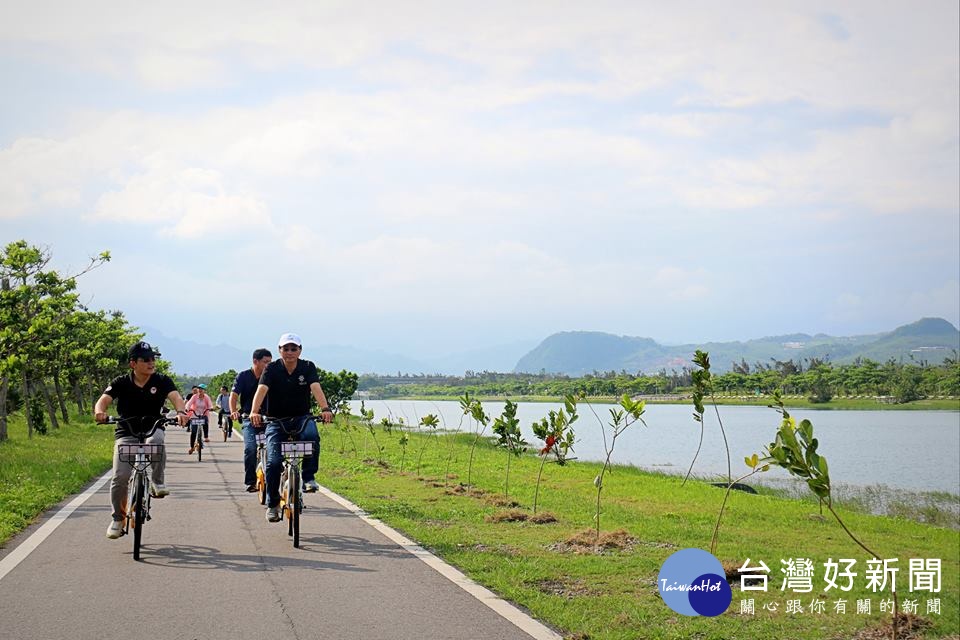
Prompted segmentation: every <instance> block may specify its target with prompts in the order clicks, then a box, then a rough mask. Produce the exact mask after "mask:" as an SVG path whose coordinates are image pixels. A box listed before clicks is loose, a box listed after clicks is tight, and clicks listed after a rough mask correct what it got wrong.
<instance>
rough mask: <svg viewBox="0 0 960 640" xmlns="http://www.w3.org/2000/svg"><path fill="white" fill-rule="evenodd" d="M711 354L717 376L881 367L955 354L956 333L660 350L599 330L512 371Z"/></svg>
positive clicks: (680, 361)
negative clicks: (770, 369) (806, 364)
mask: <svg viewBox="0 0 960 640" xmlns="http://www.w3.org/2000/svg"><path fill="white" fill-rule="evenodd" d="M697 349H703V350H704V351H709V352H710V361H711V363H713V366H714V369H715V370H716V371H717V372H724V371H729V370H730V369H731V368H732V363H734V362H740V361H741V360H746V361H747V362H748V363H750V364H751V365H752V364H753V363H755V362H764V363H768V362H770V360H771V358H772V359H775V360H781V361H785V360H794V361H802V360H804V359H807V358H827V359H829V360H830V361H831V362H835V363H844V362H852V361H853V360H856V359H857V358H869V359H871V360H877V361H880V362H885V361H887V360H889V359H890V358H894V359H897V360H899V359H904V360H906V359H908V358H913V359H915V360H917V361H927V362H929V363H940V362H943V360H944V359H945V358H947V357H955V356H956V353H955V352H956V351H960V331H958V330H957V328H956V327H954V326H953V325H952V324H950V323H949V322H947V321H946V320H944V319H942V318H923V319H921V320H918V321H917V322H914V323H911V324H908V325H904V326H902V327H898V328H896V329H894V330H893V331H890V332H886V333H878V334H872V335H862V336H848V337H835V336H828V335H825V334H822V333H821V334H817V335H814V336H811V335H808V334H805V333H795V334H789V335H782V336H769V337H765V338H758V339H755V340H749V341H747V342H710V343H705V344H685V345H679V346H669V347H668V346H664V345H661V344H658V343H657V342H655V341H654V340H651V339H650V338H639V337H632V336H616V335H613V334H609V333H602V332H598V331H566V332H562V333H555V334H553V335H551V336H549V337H547V338H546V339H545V340H544V341H543V342H541V343H540V344H539V345H537V347H536V348H534V349H533V350H532V351H530V352H529V353H527V354H526V355H525V356H523V357H522V358H520V360H519V361H518V362H517V366H516V367H514V371H515V372H526V373H538V372H540V371H541V370H542V371H546V372H548V373H565V374H568V375H572V376H579V375H583V374H586V373H591V372H593V371H611V370H612V371H620V370H626V371H630V372H636V371H642V372H654V371H657V370H659V369H661V368H665V369H679V368H681V367H684V366H687V365H689V364H690V360H691V358H692V356H693V352H694V351H695V350H697Z"/></svg>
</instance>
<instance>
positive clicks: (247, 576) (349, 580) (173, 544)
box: [0, 428, 531, 640]
mask: <svg viewBox="0 0 960 640" xmlns="http://www.w3.org/2000/svg"><path fill="white" fill-rule="evenodd" d="M214 434H217V435H219V434H220V432H219V431H218V430H216V429H211V435H214ZM188 446H189V443H188V438H187V433H186V432H185V431H181V430H179V429H176V428H172V429H168V431H167V447H168V463H167V486H168V487H169V488H170V490H171V495H170V496H168V497H166V498H164V499H163V500H155V501H154V502H153V505H154V506H153V509H152V515H153V516H154V518H153V520H152V521H151V522H149V523H147V526H146V527H145V529H144V534H143V546H142V548H141V560H142V561H141V562H134V561H133V542H132V537H130V536H124V537H121V538H120V539H118V540H108V539H107V538H106V537H105V531H106V527H107V524H109V521H110V495H109V483H107V484H106V485H105V486H103V487H102V488H101V489H100V490H99V491H97V492H96V493H95V494H94V495H93V497H91V498H90V499H89V500H88V501H87V502H85V503H84V504H83V505H82V506H80V507H79V508H77V509H76V511H74V512H73V513H72V514H71V515H70V516H69V517H68V518H67V519H66V520H65V521H64V522H63V523H62V524H61V525H60V526H59V528H57V529H56V530H55V531H54V532H53V533H52V534H51V535H50V536H49V537H48V538H47V539H46V540H44V541H43V542H42V543H41V544H40V545H39V546H38V547H37V548H36V549H35V550H34V551H33V552H32V553H31V554H30V555H29V556H27V557H26V559H24V560H23V561H22V562H21V563H20V564H19V565H17V566H16V567H15V568H14V569H13V570H12V571H10V572H9V573H8V574H7V575H5V576H4V577H2V578H0V619H2V621H3V622H2V623H0V629H2V631H0V635H2V636H3V637H4V638H17V639H22V640H28V639H33V638H36V639H43V640H48V639H51V638H68V637H69V638H74V639H77V640H83V639H86V638H91V639H97V640H110V639H113V638H117V639H119V638H123V639H124V640H129V639H130V638H131V637H134V638H137V637H143V638H163V639H167V638H185V639H196V640H214V639H220V638H223V639H231V640H233V639H246V638H250V639H256V640H267V639H273V638H295V639H304V640H306V639H313V638H331V639H333V638H336V639H340V638H343V639H348V638H365V639H366V638H385V639H386V638H389V639H396V640H402V639H406V638H409V639H411V640H414V639H415V640H422V639H433V638H437V639H446V638H449V639H461V638H462V639H504V640H529V639H530V637H531V636H530V635H528V634H527V633H525V632H524V631H522V630H521V629H520V628H518V627H517V626H515V625H514V624H512V623H511V622H509V621H507V620H506V619H505V618H503V617H501V616H499V615H498V614H497V613H495V612H494V611H492V610H491V609H490V608H488V607H487V606H485V605H484V604H482V603H481V602H480V601H479V600H477V599H476V598H474V597H473V596H471V595H470V594H468V593H466V592H465V591H463V590H462V589H461V588H459V587H458V586H457V585H455V584H454V583H453V582H451V581H450V580H448V579H447V578H445V577H443V576H441V575H440V574H439V573H437V572H436V571H434V570H433V569H431V568H430V567H428V566H427V565H426V564H424V563H423V562H421V561H420V560H419V559H418V558H416V557H414V556H413V555H411V554H410V553H408V552H407V551H406V550H404V549H403V548H402V547H400V546H398V545H397V544H396V543H394V542H392V541H391V540H389V539H388V538H387V537H385V536H384V535H383V534H381V533H380V532H378V531H377V530H375V529H374V528H373V527H371V526H370V525H369V524H367V523H366V522H364V521H363V520H361V519H360V518H359V517H357V516H356V515H355V514H354V513H352V512H351V511H350V510H348V509H347V508H346V507H344V506H341V505H340V504H338V503H336V502H334V501H333V500H331V499H330V498H328V497H326V496H323V495H320V494H311V495H308V496H307V507H308V508H307V510H306V511H305V512H304V514H303V518H302V520H301V532H300V536H301V548H300V549H294V548H293V544H292V542H291V540H290V538H289V537H288V536H287V535H286V523H285V522H281V523H268V522H266V520H265V519H264V508H263V507H262V506H261V505H260V503H259V501H258V500H257V499H256V496H255V494H248V493H246V492H244V491H243V487H242V484H241V481H242V479H243V463H242V449H243V443H242V440H240V438H239V437H237V436H235V437H234V438H233V439H232V441H230V442H226V443H223V442H214V443H212V446H210V447H209V448H207V449H204V459H203V462H200V463H198V462H197V461H196V456H195V455H194V456H188V455H187V448H188ZM32 529H35V527H33V528H32ZM29 533H30V532H29V531H28V532H25V533H24V534H23V535H21V536H19V537H18V538H16V539H14V540H13V541H12V542H11V543H9V544H8V545H7V548H6V549H4V550H3V551H0V556H3V555H6V554H8V553H9V552H10V551H11V550H12V549H13V548H14V547H16V545H18V544H19V543H21V542H22V541H23V540H24V539H25V538H26V537H27V536H28V535H29ZM138 603H142V604H138Z"/></svg>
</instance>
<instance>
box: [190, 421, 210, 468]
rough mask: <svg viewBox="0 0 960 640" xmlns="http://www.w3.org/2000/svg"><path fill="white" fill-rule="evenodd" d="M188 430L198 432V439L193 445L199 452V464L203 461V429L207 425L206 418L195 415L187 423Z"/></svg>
mask: <svg viewBox="0 0 960 640" xmlns="http://www.w3.org/2000/svg"><path fill="white" fill-rule="evenodd" d="M187 425H188V428H189V430H190V432H191V434H192V433H193V431H194V430H196V432H197V437H196V440H195V443H194V445H193V448H194V450H195V451H196V452H197V462H202V461H203V428H204V427H205V426H206V425H207V418H206V416H198V415H196V414H194V416H193V417H192V418H190V420H188V421H187Z"/></svg>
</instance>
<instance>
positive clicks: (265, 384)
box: [250, 333, 333, 522]
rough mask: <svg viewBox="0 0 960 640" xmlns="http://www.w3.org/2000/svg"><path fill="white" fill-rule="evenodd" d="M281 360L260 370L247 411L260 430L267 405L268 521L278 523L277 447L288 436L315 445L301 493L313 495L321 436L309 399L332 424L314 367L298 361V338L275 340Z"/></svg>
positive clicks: (279, 457)
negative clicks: (266, 405) (294, 436)
mask: <svg viewBox="0 0 960 640" xmlns="http://www.w3.org/2000/svg"><path fill="white" fill-rule="evenodd" d="M277 346H278V348H279V349H280V359H279V360H274V361H273V362H271V363H270V364H269V365H267V368H266V369H264V370H263V374H262V375H261V376H260V384H259V386H258V387H257V392H256V394H255V395H254V396H253V402H252V403H251V407H250V422H251V423H252V424H253V426H254V427H256V428H259V427H260V426H261V425H262V424H263V416H262V415H260V407H261V406H262V405H263V401H264V399H267V400H268V401H269V405H270V418H273V420H271V421H270V422H268V423H267V429H266V434H267V520H268V521H270V522H279V521H280V513H279V509H278V507H279V505H280V473H281V467H282V465H283V457H282V455H281V453H280V443H281V442H283V441H284V440H286V439H287V437H288V436H290V435H294V434H295V435H296V437H297V438H298V439H300V440H309V441H312V442H313V443H314V451H315V453H314V455H312V456H310V457H309V458H304V460H303V484H304V491H307V492H313V491H316V490H317V489H318V488H319V487H318V485H317V482H316V480H314V476H315V475H316V473H317V467H318V466H319V461H320V432H319V431H317V424H316V422H314V420H313V419H312V418H311V417H310V396H311V395H312V396H313V398H314V399H315V400H316V401H317V404H318V405H319V407H320V411H321V412H322V415H323V421H324V422H330V421H331V420H333V413H332V412H331V411H330V407H329V406H328V405H327V397H326V396H325V395H324V394H323V389H322V388H321V387H320V376H319V374H318V373H317V366H316V365H315V364H313V363H312V362H310V361H309V360H302V359H301V358H300V351H301V349H302V348H303V344H302V342H301V341H300V336H298V335H297V334H295V333H285V334H283V335H282V336H280V339H279V340H277Z"/></svg>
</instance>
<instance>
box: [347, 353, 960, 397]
mask: <svg viewBox="0 0 960 640" xmlns="http://www.w3.org/2000/svg"><path fill="white" fill-rule="evenodd" d="M691 374H692V368H686V367H685V368H683V369H681V370H680V371H677V370H671V371H666V370H665V369H661V370H660V371H658V372H657V373H655V374H643V373H636V374H631V373H627V372H626V371H620V372H616V371H606V372H598V371H594V372H593V374H588V375H585V376H583V377H580V378H572V377H569V376H566V375H557V374H548V373H540V374H528V373H493V372H488V371H484V372H480V373H477V372H472V371H468V372H467V373H466V374H465V375H463V376H441V375H400V374H398V375H396V376H379V375H363V376H361V377H360V384H359V390H360V391H368V392H370V393H372V394H375V395H378V396H380V397H384V398H390V397H398V396H411V395H416V396H451V395H456V396H459V395H462V394H463V393H464V392H467V391H469V392H470V393H471V394H474V395H478V396H510V397H518V396H563V395H566V394H568V393H573V394H584V395H587V396H619V395H623V394H624V393H626V394H628V395H631V396H634V395H656V394H676V393H683V392H686V391H688V390H690V388H691V385H692V378H691ZM713 390H714V392H716V393H721V394H749V395H754V394H764V395H766V394H770V393H772V392H773V391H776V390H780V391H781V392H782V393H784V394H787V395H805V396H807V397H809V398H810V400H811V401H813V402H827V401H829V400H830V399H831V398H832V397H833V396H837V395H844V396H846V395H867V396H888V397H893V398H895V400H896V401H897V402H910V401H911V400H918V399H922V398H928V397H938V396H958V395H960V364H958V359H957V354H956V353H954V355H953V357H951V358H948V359H947V360H946V361H944V363H942V364H937V365H931V364H928V363H926V362H922V361H921V362H914V361H909V362H898V361H894V360H890V361H887V362H885V363H880V362H875V361H873V360H858V361H855V362H853V363H851V364H841V365H835V364H832V363H831V362H829V361H826V360H820V359H816V358H813V359H808V360H804V361H801V362H794V361H792V360H787V361H779V360H774V361H772V362H770V363H763V362H757V363H754V364H753V365H750V364H748V363H747V362H745V361H741V362H739V363H733V370H732V371H730V372H728V373H724V374H721V375H714V376H713Z"/></svg>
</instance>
